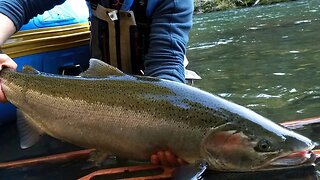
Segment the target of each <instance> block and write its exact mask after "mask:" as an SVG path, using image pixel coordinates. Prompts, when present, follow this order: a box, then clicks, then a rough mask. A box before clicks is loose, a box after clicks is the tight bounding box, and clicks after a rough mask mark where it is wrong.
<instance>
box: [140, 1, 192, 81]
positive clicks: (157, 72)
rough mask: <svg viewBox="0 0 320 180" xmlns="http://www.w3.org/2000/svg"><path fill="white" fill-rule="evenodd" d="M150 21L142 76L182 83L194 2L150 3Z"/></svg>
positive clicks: (148, 8)
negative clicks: (148, 39) (147, 48)
mask: <svg viewBox="0 0 320 180" xmlns="http://www.w3.org/2000/svg"><path fill="white" fill-rule="evenodd" d="M147 14H148V15H149V16H150V18H151V26H150V37H149V38H150V43H149V50H148V53H147V55H146V57H145V64H144V65H145V74H146V75H148V76H155V77H160V78H163V79H169V80H173V81H177V82H184V81H185V78H184V66H183V60H184V55H185V54H186V46H187V42H188V35H189V31H190V29H191V26H192V15H193V0H149V1H148V6H147Z"/></svg>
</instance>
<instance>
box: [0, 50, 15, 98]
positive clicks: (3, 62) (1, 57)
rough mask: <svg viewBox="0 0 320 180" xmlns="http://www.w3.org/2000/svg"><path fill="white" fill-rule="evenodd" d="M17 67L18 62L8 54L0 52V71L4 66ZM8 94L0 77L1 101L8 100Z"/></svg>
mask: <svg viewBox="0 0 320 180" xmlns="http://www.w3.org/2000/svg"><path fill="white" fill-rule="evenodd" d="M4 67H8V68H12V69H17V64H16V63H15V62H14V61H13V60H12V59H11V58H10V57H9V56H8V55H6V54H2V53H0V71H1V70H2V69H3V68H4ZM6 101H7V99H6V96H5V95H4V93H3V91H2V85H1V79H0V102H6Z"/></svg>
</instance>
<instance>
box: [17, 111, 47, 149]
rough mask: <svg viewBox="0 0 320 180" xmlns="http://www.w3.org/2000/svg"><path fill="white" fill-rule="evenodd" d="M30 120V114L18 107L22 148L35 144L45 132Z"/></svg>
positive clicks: (18, 124) (18, 125) (18, 123)
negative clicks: (34, 125)
mask: <svg viewBox="0 0 320 180" xmlns="http://www.w3.org/2000/svg"><path fill="white" fill-rule="evenodd" d="M29 120H31V118H30V117H29V116H28V115H26V114H25V113H23V112H22V111H20V110H19V109H17V127H18V132H19V136H20V147H21V148H22V149H26V148H29V147H31V146H33V145H34V144H35V143H36V142H37V141H38V140H39V139H40V136H41V135H42V134H43V132H41V131H40V130H38V129H37V128H35V127H33V126H32V125H31V124H29V123H28V121H29Z"/></svg>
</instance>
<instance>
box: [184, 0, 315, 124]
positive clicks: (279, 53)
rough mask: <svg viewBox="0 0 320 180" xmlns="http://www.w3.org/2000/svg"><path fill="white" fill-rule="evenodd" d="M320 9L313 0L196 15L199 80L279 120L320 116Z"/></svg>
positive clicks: (193, 46)
mask: <svg viewBox="0 0 320 180" xmlns="http://www.w3.org/2000/svg"><path fill="white" fill-rule="evenodd" d="M319 10H320V2H319V1H318V0H310V1H295V2H290V3H282V4H276V5H271V6H263V7H255V8H246V9H241V10H233V11H225V12H217V13H211V14H202V15H197V16H195V18H194V26H193V30H192V32H191V34H190V43H189V46H188V54H187V55H188V58H189V59H190V61H191V63H190V65H189V68H190V69H192V70H195V71H196V72H198V73H199V74H200V75H201V76H202V78H203V80H201V81H198V82H196V84H195V85H196V86H198V87H200V88H201V89H204V90H207V91H209V92H212V93H214V94H218V95H220V96H222V97H224V98H226V99H229V100H232V101H234V102H236V103H238V104H241V105H244V106H247V107H249V108H251V109H253V110H255V111H256V112H258V113H260V114H262V115H264V116H266V117H268V118H270V119H273V120H276V121H284V120H293V119H300V118H305V117H313V116H319V115H320V111H319V110H320V86H319V82H320V66H319V59H320V36H319V33H320V31H319V29H320V22H319V21H320V16H319Z"/></svg>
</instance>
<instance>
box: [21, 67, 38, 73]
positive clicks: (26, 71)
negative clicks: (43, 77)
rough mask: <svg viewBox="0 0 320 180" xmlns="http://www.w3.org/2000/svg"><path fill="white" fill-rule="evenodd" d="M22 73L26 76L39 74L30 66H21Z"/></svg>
mask: <svg viewBox="0 0 320 180" xmlns="http://www.w3.org/2000/svg"><path fill="white" fill-rule="evenodd" d="M22 72H23V73H27V74H40V72H39V71H38V70H36V69H34V68H33V67H31V66H23V69H22Z"/></svg>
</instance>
